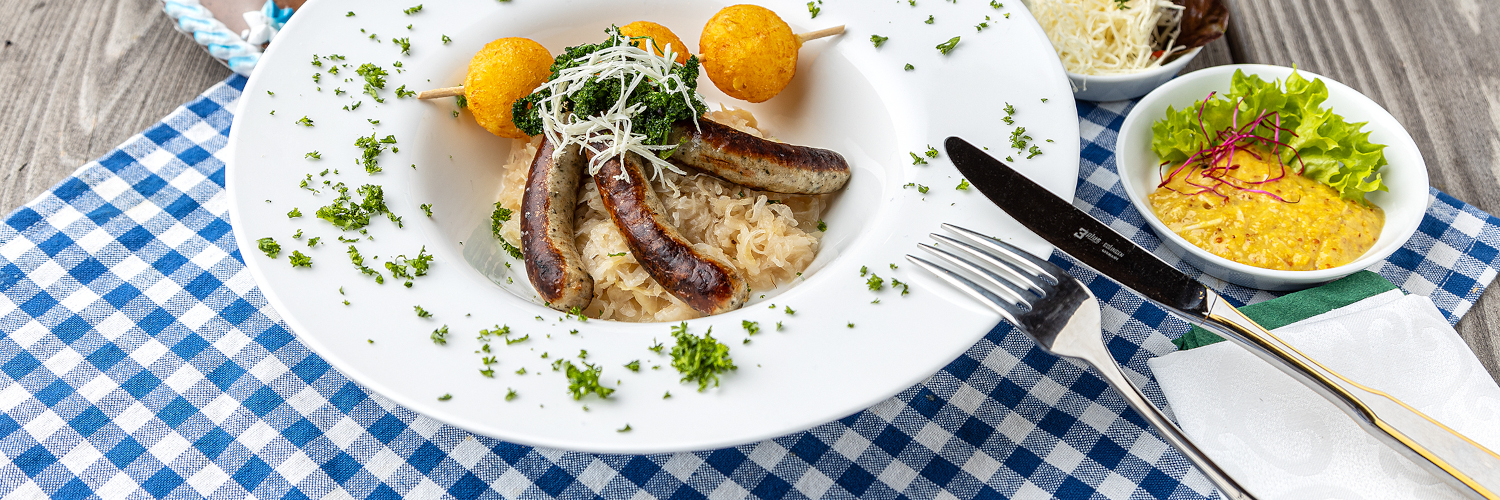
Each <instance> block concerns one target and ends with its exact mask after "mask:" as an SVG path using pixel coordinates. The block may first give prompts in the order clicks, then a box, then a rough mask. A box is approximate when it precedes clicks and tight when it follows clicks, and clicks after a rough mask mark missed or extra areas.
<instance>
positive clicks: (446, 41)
mask: <svg viewBox="0 0 1500 500" xmlns="http://www.w3.org/2000/svg"><path fill="white" fill-rule="evenodd" d="M452 41H453V39H452V38H448V35H443V45H448V44H449V43H450V42H452Z"/></svg>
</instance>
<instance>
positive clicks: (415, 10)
mask: <svg viewBox="0 0 1500 500" xmlns="http://www.w3.org/2000/svg"><path fill="white" fill-rule="evenodd" d="M401 12H405V13H406V15H408V16H410V15H412V14H416V13H418V12H422V4H417V6H416V7H412V8H409V9H406V10H403V11H401Z"/></svg>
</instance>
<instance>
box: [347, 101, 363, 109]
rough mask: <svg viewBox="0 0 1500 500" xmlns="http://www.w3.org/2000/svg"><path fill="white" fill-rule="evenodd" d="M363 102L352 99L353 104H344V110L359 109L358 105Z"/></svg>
mask: <svg viewBox="0 0 1500 500" xmlns="http://www.w3.org/2000/svg"><path fill="white" fill-rule="evenodd" d="M364 103H365V102H364V101H354V104H345V105H344V111H354V110H356V109H359V105H361V104H364Z"/></svg>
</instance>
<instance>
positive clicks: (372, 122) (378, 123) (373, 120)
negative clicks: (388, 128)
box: [365, 118, 380, 125]
mask: <svg viewBox="0 0 1500 500" xmlns="http://www.w3.org/2000/svg"><path fill="white" fill-rule="evenodd" d="M365 121H367V122H370V125H380V120H376V119H374V118H365Z"/></svg>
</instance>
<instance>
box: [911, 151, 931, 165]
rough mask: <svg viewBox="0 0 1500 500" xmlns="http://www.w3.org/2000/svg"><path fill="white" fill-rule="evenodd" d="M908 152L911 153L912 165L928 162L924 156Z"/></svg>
mask: <svg viewBox="0 0 1500 500" xmlns="http://www.w3.org/2000/svg"><path fill="white" fill-rule="evenodd" d="M907 154H909V155H911V164H912V165H926V164H927V160H926V159H924V158H922V157H920V156H917V154H916V153H911V152H908V153H907Z"/></svg>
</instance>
